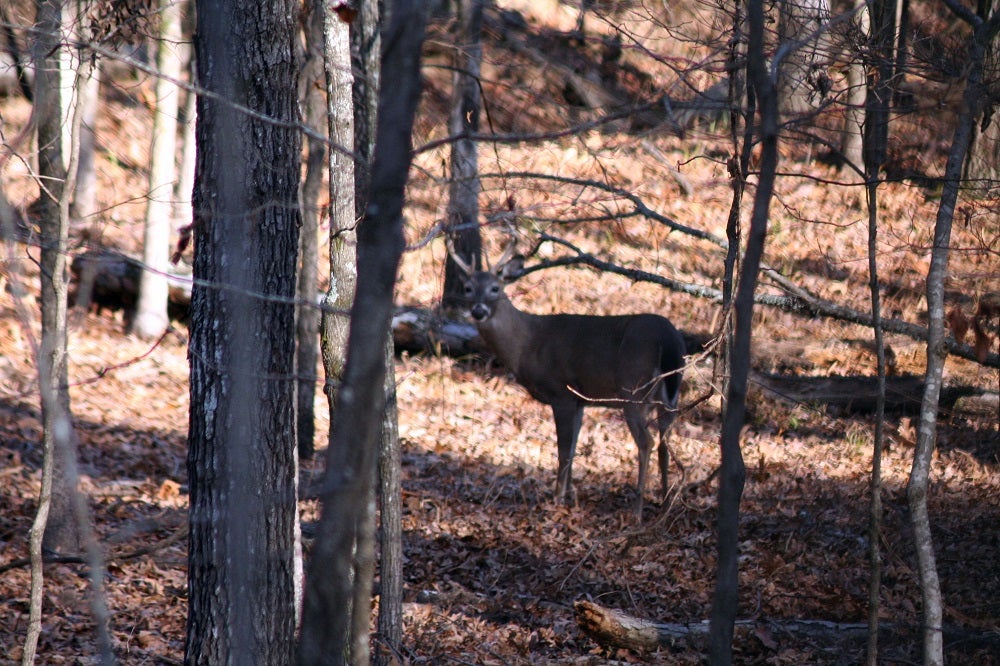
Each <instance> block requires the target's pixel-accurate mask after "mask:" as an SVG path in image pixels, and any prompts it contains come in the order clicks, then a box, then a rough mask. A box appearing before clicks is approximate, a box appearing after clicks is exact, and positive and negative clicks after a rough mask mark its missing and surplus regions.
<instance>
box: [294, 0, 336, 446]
mask: <svg viewBox="0 0 1000 666" xmlns="http://www.w3.org/2000/svg"><path fill="white" fill-rule="evenodd" d="M323 14H324V3H323V2H322V0H310V2H308V3H307V14H306V16H305V17H304V19H303V22H304V23H305V26H306V27H305V37H306V39H305V64H304V65H303V67H302V79H301V81H300V84H299V98H300V99H301V100H302V102H301V104H302V108H303V110H304V112H305V117H304V118H303V122H305V124H306V125H307V126H308V127H311V128H312V129H313V130H315V131H316V132H319V133H320V134H325V132H326V129H327V127H328V123H327V122H326V120H327V115H326V107H327V105H326V101H325V100H326V97H325V95H323V94H322V90H324V89H325V88H326V84H325V83H326V82H325V75H324V67H323V53H324V46H323ZM306 148H307V150H308V156H307V157H306V168H305V176H304V178H303V181H302V192H301V194H300V196H299V201H300V202H301V204H300V205H301V208H302V232H301V234H300V235H299V281H298V300H299V306H298V312H297V313H296V317H297V318H296V335H295V337H296V349H297V350H298V351H297V356H296V365H295V367H296V369H297V372H298V377H299V379H298V385H297V393H296V403H297V405H298V412H297V417H296V420H297V423H298V439H299V441H298V447H299V457H300V458H303V459H305V458H311V457H312V455H313V452H314V451H315V441H314V440H315V437H316V414H315V410H314V404H315V400H316V378H315V374H316V360H317V358H318V357H319V327H320V313H319V310H318V309H317V308H316V307H315V306H316V302H315V301H316V292H317V289H318V282H319V219H320V214H321V211H320V210H319V194H320V189H321V188H322V186H323V169H324V167H325V162H326V144H325V143H324V142H323V141H320V140H319V139H317V138H315V137H311V136H310V137H308V138H307V139H306Z"/></svg>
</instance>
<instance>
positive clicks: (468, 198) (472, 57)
mask: <svg viewBox="0 0 1000 666" xmlns="http://www.w3.org/2000/svg"><path fill="white" fill-rule="evenodd" d="M459 4H460V20H459V22H458V36H457V38H456V40H455V42H456V47H455V56H454V58H453V59H452V60H453V64H454V67H455V73H454V75H453V76H452V98H451V118H450V120H449V122H448V133H449V134H450V135H451V136H453V137H457V138H456V139H455V141H454V142H453V143H452V144H451V183H450V184H449V187H448V233H449V234H450V235H451V237H452V239H453V241H454V244H455V251H456V252H458V254H459V256H461V257H463V258H464V260H465V261H466V263H468V264H469V265H470V266H473V267H475V268H476V269H478V268H479V267H480V261H481V254H482V241H481V239H480V235H479V191H480V183H479V161H478V156H477V154H476V151H477V150H478V146H479V144H478V142H477V141H476V140H475V139H473V138H472V135H473V134H475V133H476V132H478V131H479V111H480V107H481V105H482V104H481V99H480V92H479V85H480V82H479V71H480V66H481V62H482V54H483V45H482V31H483V0H462V1H461V3H459ZM462 277H463V276H462V273H461V269H459V267H458V266H457V265H456V264H455V262H454V261H453V260H452V258H451V256H448V257H447V259H446V260H445V268H444V293H443V295H442V298H441V302H442V305H443V306H444V307H445V308H446V309H450V308H454V307H457V306H459V305H460V304H461V296H462Z"/></svg>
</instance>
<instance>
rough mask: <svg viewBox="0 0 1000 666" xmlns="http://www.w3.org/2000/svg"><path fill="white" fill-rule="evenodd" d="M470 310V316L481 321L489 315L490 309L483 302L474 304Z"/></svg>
mask: <svg viewBox="0 0 1000 666" xmlns="http://www.w3.org/2000/svg"><path fill="white" fill-rule="evenodd" d="M470 312H471V313H472V318H473V319H475V320H476V321H483V320H485V319H486V318H487V317H489V316H490V309H489V308H488V307H487V306H486V304H485V303H476V304H474V305H473V306H472V308H471V310H470Z"/></svg>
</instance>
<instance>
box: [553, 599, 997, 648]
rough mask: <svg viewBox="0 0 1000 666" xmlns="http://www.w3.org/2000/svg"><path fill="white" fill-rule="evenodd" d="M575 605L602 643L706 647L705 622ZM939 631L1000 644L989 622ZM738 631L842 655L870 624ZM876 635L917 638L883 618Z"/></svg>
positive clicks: (739, 626)
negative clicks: (983, 625) (651, 617)
mask: <svg viewBox="0 0 1000 666" xmlns="http://www.w3.org/2000/svg"><path fill="white" fill-rule="evenodd" d="M573 608H574V611H575V614H576V622H577V625H578V626H579V627H580V629H581V630H582V631H583V632H584V633H585V634H587V636H589V637H590V638H591V639H592V640H593V641H595V642H596V643H598V644H599V645H602V646H604V647H606V648H626V649H629V650H635V651H637V652H654V651H656V650H660V649H664V648H677V647H693V648H696V649H704V648H705V647H706V642H707V640H708V627H709V625H708V621H702V622H690V623H658V622H652V621H650V620H644V619H641V618H637V617H633V616H631V615H628V614H627V613H623V612H622V611H620V610H616V609H612V608H605V607H604V606H600V605H598V604H595V603H593V602H591V601H578V602H576V603H575V604H574V605H573ZM943 631H944V635H945V639H946V640H947V641H948V642H950V643H951V642H959V641H960V642H962V643H964V644H967V645H971V646H975V647H982V648H990V647H1000V635H998V634H997V632H996V631H995V630H994V629H993V628H992V627H988V628H975V627H965V626H955V625H950V626H947V625H946V626H945V627H944V629H943ZM736 632H737V633H738V634H740V635H742V636H744V637H749V636H752V637H754V638H756V639H757V640H758V641H760V642H761V643H762V644H763V645H764V647H766V648H768V649H776V648H777V647H778V646H780V645H783V644H787V643H788V641H789V640H797V641H802V642H804V643H808V644H809V645H810V646H811V647H812V648H814V649H817V650H821V651H829V652H831V654H838V655H840V656H841V657H842V656H844V654H843V651H842V650H843V648H844V647H845V646H849V647H850V648H852V649H853V648H857V647H858V646H863V645H864V644H865V641H866V639H867V636H868V624H867V623H866V622H865V623H862V622H831V621H828V620H796V619H789V620H769V619H765V618H759V619H754V620H738V621H737V622H736ZM883 634H884V636H883ZM879 635H880V636H882V637H883V638H884V639H885V642H886V643H888V644H893V643H895V644H898V645H903V646H906V645H911V644H912V642H913V641H914V640H915V639H917V638H918V636H919V627H916V626H914V625H910V624H899V625H897V624H894V623H889V622H883V623H881V625H880V627H879ZM779 639H780V640H779ZM682 644H683V645H682Z"/></svg>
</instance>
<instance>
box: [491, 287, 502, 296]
mask: <svg viewBox="0 0 1000 666" xmlns="http://www.w3.org/2000/svg"><path fill="white" fill-rule="evenodd" d="M499 293H500V285H498V284H494V285H490V295H492V296H496V295H497V294H499Z"/></svg>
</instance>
